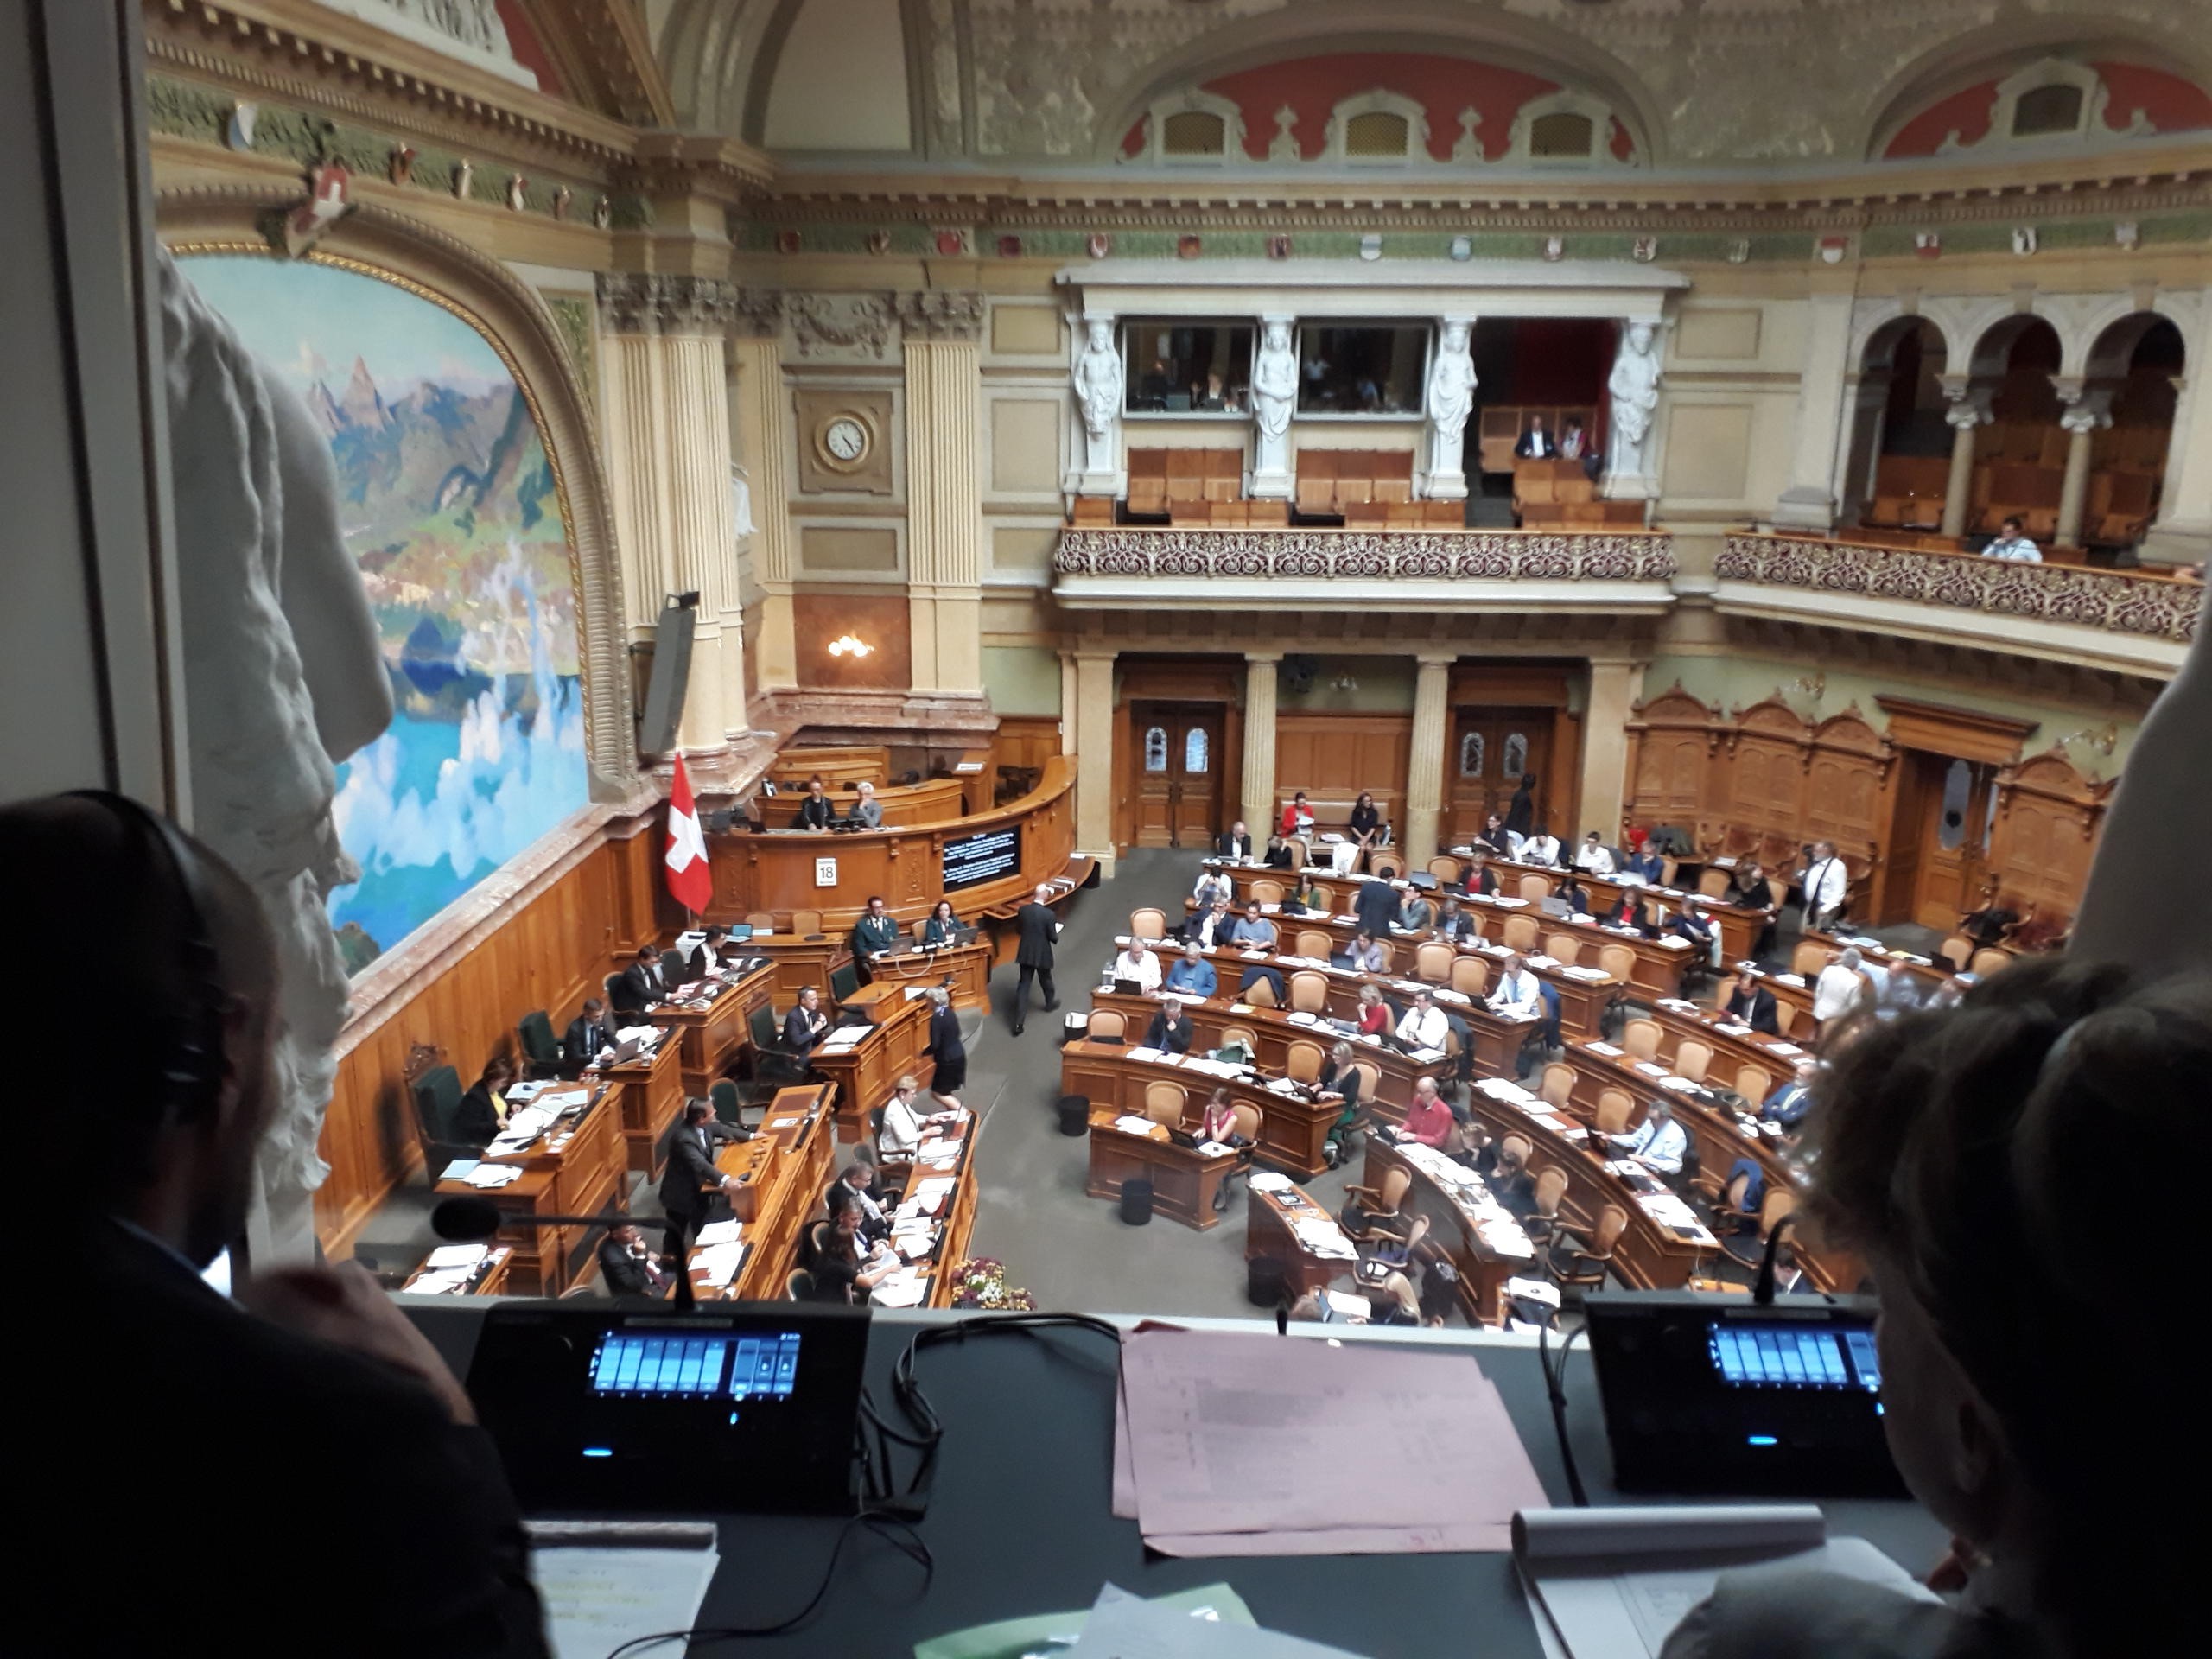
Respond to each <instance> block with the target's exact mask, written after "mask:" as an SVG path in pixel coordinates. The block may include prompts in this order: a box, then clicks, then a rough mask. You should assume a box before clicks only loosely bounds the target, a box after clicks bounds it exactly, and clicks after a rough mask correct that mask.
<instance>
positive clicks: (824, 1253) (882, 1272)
mask: <svg viewBox="0 0 2212 1659" xmlns="http://www.w3.org/2000/svg"><path fill="white" fill-rule="evenodd" d="M863 1213H864V1212H863V1211H862V1210H861V1205H860V1200H859V1199H858V1198H856V1197H855V1195H854V1194H853V1192H851V1191H849V1189H848V1188H847V1187H846V1186H845V1185H844V1183H843V1182H842V1181H841V1182H838V1183H837V1184H836V1185H833V1186H832V1187H830V1189H829V1220H827V1221H817V1222H816V1223H815V1224H814V1225H813V1226H812V1227H811V1228H810V1230H809V1231H810V1233H811V1235H812V1243H813V1261H812V1262H811V1264H810V1266H809V1268H808V1269H807V1271H808V1272H810V1273H811V1274H813V1275H814V1300H816V1301H817V1302H837V1303H842V1304H846V1305H850V1304H852V1303H854V1302H860V1301H865V1300H867V1299H868V1292H870V1291H872V1290H874V1288H875V1287H876V1286H878V1285H880V1284H881V1283H882V1282H883V1281H884V1280H886V1279H887V1278H889V1277H890V1276H891V1274H893V1271H895V1270H896V1269H897V1268H898V1266H899V1253H898V1252H897V1251H896V1250H894V1249H892V1248H891V1245H890V1243H889V1241H887V1240H885V1239H877V1240H876V1241H875V1242H874V1243H873V1244H871V1245H869V1246H868V1250H867V1253H866V1254H865V1255H863V1254H862V1253H861V1243H862V1239H861V1217H862V1215H863Z"/></svg>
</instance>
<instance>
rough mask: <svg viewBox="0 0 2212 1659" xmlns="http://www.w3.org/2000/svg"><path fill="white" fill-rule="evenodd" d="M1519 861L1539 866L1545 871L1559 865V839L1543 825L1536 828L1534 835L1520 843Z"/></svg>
mask: <svg viewBox="0 0 2212 1659" xmlns="http://www.w3.org/2000/svg"><path fill="white" fill-rule="evenodd" d="M1521 861H1522V863H1523V864H1541V865H1542V866H1544V867H1545V868H1547V869H1551V868H1557V866H1558V864H1559V837H1558V836H1555V835H1554V834H1552V832H1551V830H1550V829H1548V828H1547V827H1546V826H1545V825H1543V824H1541V823H1540V824H1538V825H1537V826H1536V833H1535V834H1534V835H1533V836H1529V838H1528V839H1527V840H1526V841H1524V842H1522V843H1521Z"/></svg>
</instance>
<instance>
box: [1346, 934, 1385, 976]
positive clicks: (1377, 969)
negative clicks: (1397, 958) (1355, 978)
mask: <svg viewBox="0 0 2212 1659" xmlns="http://www.w3.org/2000/svg"><path fill="white" fill-rule="evenodd" d="M1344 962H1345V963H1346V965H1347V966H1349V967H1350V968H1351V970H1352V971H1353V972H1354V973H1356V974H1380V973H1385V972H1388V971H1389V965H1388V963H1386V962H1385V960H1384V958H1383V946H1382V944H1381V942H1380V941H1378V940H1377V939H1376V937H1375V936H1374V935H1373V934H1372V933H1370V932H1369V931H1367V930H1366V929H1365V928H1361V929H1360V930H1359V931H1358V932H1357V933H1355V934H1353V935H1352V936H1351V949H1350V950H1347V951H1345V952H1344Z"/></svg>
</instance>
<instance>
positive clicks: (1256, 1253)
mask: <svg viewBox="0 0 2212 1659" xmlns="http://www.w3.org/2000/svg"><path fill="white" fill-rule="evenodd" d="M1248 1191H1249V1200H1248V1202H1247V1203H1246V1205H1245V1221H1244V1259H1245V1260H1246V1261H1247V1262H1255V1261H1257V1260H1258V1259H1259V1258H1260V1257H1262V1256H1263V1255H1264V1256H1269V1257H1272V1258H1273V1259H1274V1260H1275V1261H1277V1262H1281V1263H1282V1274H1283V1282H1284V1283H1285V1284H1286V1285H1287V1286H1288V1287H1289V1288H1290V1294H1291V1297H1292V1299H1293V1300H1296V1299H1297V1298H1298V1297H1300V1296H1303V1295H1305V1294H1306V1293H1307V1292H1308V1291H1317V1290H1326V1289H1327V1288H1328V1287H1330V1286H1331V1285H1332V1284H1334V1283H1335V1282H1336V1281H1338V1279H1339V1278H1341V1277H1343V1276H1344V1274H1348V1273H1350V1272H1351V1271H1352V1270H1353V1268H1355V1267H1357V1265H1358V1262H1357V1257H1354V1258H1352V1259H1351V1260H1347V1259H1345V1258H1344V1257H1343V1256H1337V1255H1315V1254H1314V1253H1313V1251H1312V1250H1309V1249H1306V1246H1305V1245H1304V1244H1303V1243H1300V1241H1299V1237H1298V1232H1297V1224H1298V1223H1299V1222H1300V1221H1301V1220H1306V1219H1308V1218H1311V1217H1319V1219H1321V1220H1323V1221H1325V1222H1327V1223H1328V1224H1330V1225H1331V1226H1332V1227H1335V1226H1336V1225H1337V1220H1336V1217H1334V1216H1332V1215H1331V1214H1330V1213H1329V1212H1328V1211H1326V1210H1324V1209H1323V1208H1322V1207H1321V1206H1320V1205H1318V1204H1316V1203H1315V1202H1314V1201H1313V1199H1312V1198H1307V1197H1306V1194H1305V1193H1303V1192H1300V1191H1298V1189H1297V1188H1295V1187H1293V1188H1292V1189H1291V1190H1290V1191H1288V1192H1269V1191H1268V1190H1267V1189H1266V1188H1264V1187H1258V1186H1254V1187H1250V1188H1249V1189H1248ZM1338 1236H1339V1237H1342V1236H1343V1230H1342V1229H1341V1228H1338ZM1345 1243H1347V1244H1349V1243H1351V1241H1350V1240H1349V1239H1347V1240H1345Z"/></svg>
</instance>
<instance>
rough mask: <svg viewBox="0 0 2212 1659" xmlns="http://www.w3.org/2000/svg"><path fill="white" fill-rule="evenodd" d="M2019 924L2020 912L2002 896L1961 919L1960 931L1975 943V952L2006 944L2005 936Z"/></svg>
mask: <svg viewBox="0 0 2212 1659" xmlns="http://www.w3.org/2000/svg"><path fill="white" fill-rule="evenodd" d="M2019 923H2020V912H2018V911H2017V910H2015V909H2013V908H2012V906H2010V905H2008V904H2007V903H2005V899H2004V898H2003V897H2002V896H2000V897H1999V898H1996V899H1991V900H1990V901H1989V903H1987V904H1986V905H1984V906H1982V907H1981V908H1980V910H1975V911H1969V912H1967V914H1965V915H1963V916H1961V917H1960V918H1959V931H1960V932H1961V933H1963V934H1965V935H1966V936H1967V938H1969V939H1971V940H1972V941H1973V942H1974V949H1975V950H1994V949H1995V948H1996V947H1997V946H1999V945H2000V944H2004V943H2005V935H2006V934H2008V933H2010V932H2011V931H2012V930H2013V929H2014V928H2015V927H2018V925H2019Z"/></svg>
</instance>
